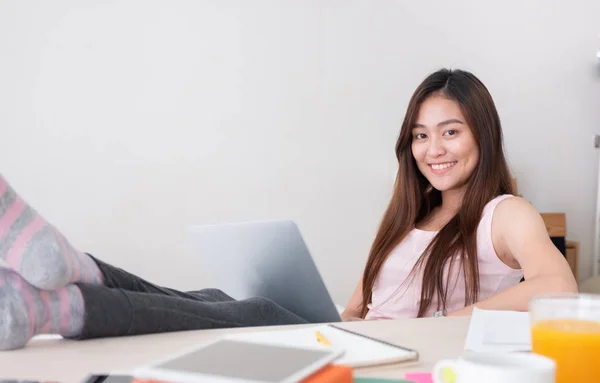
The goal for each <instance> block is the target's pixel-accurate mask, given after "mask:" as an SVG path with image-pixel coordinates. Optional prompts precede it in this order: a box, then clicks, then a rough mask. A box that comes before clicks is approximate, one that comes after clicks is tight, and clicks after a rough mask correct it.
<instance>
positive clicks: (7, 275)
mask: <svg viewBox="0 0 600 383" xmlns="http://www.w3.org/2000/svg"><path fill="white" fill-rule="evenodd" d="M84 315H85V307H84V304H83V297H82V296H81V291H80V290H79V288H78V287H77V286H75V285H68V286H65V287H63V288H60V289H58V290H56V291H46V290H39V289H37V288H36V287H34V286H32V285H30V284H29V283H27V282H26V281H25V280H24V279H23V278H22V277H21V276H20V275H19V274H17V273H16V272H15V271H13V270H10V269H5V268H0V350H14V349H17V348H22V347H23V346H25V345H26V344H27V342H29V340H30V339H31V338H32V337H34V336H35V335H38V334H60V335H63V336H67V337H75V336H77V335H79V334H80V333H81V330H82V329H83V320H84Z"/></svg>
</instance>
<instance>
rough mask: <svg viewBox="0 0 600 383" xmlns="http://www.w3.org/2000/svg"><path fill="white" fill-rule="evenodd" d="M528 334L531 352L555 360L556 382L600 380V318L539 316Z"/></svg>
mask: <svg viewBox="0 0 600 383" xmlns="http://www.w3.org/2000/svg"><path fill="white" fill-rule="evenodd" d="M531 337H532V345H533V352H534V353H536V354H540V355H544V356H547V357H549V358H551V359H553V360H554V362H555V363H556V383H572V382H600V322H595V321H588V320H579V319H547V320H541V321H539V322H535V323H534V324H533V326H532V329H531Z"/></svg>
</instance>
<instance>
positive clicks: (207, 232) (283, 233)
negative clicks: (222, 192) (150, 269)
mask: <svg viewBox="0 0 600 383" xmlns="http://www.w3.org/2000/svg"><path fill="white" fill-rule="evenodd" d="M189 232H190V234H191V239H192V245H193V247H194V251H195V252H197V254H198V256H200V257H201V258H202V261H203V264H204V265H205V267H206V271H207V273H210V274H211V275H212V277H213V278H214V281H215V284H216V285H213V286H210V287H215V288H218V289H220V290H222V291H223V292H225V293H226V294H228V295H230V296H231V297H233V298H235V299H238V300H239V299H246V298H251V297H264V298H269V299H271V300H272V301H274V302H275V303H277V304H278V305H279V306H281V307H283V308H285V309H287V310H289V311H291V312H293V313H294V314H296V315H298V316H300V317H301V318H304V319H305V320H307V321H308V322H311V323H324V322H340V321H341V318H340V315H339V312H338V310H337V309H336V306H335V304H334V303H333V300H332V299H331V296H330V295H329V292H328V291H327V288H326V286H325V284H324V283H323V279H322V278H321V275H320V274H319V271H318V269H317V267H316V265H315V263H314V261H313V259H312V257H311V255H310V252H309V250H308V248H307V247H306V244H305V243H304V240H303V239H302V235H301V234H300V230H299V229H298V226H297V225H296V224H295V223H294V222H293V221H287V220H286V221H263V222H245V223H231V224H222V225H209V226H195V227H191V228H190V229H189Z"/></svg>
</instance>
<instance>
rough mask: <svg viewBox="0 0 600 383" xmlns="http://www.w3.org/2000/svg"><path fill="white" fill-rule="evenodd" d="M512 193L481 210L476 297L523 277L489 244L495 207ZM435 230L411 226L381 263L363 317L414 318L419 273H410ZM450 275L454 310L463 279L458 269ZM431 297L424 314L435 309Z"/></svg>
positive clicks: (450, 306) (462, 293) (450, 304)
mask: <svg viewBox="0 0 600 383" xmlns="http://www.w3.org/2000/svg"><path fill="white" fill-rule="evenodd" d="M510 197H512V195H502V196H499V197H496V198H495V199H493V200H492V201H490V202H488V204H487V205H486V206H485V208H484V209H483V213H482V217H481V221H480V222H479V226H478V228H477V258H478V262H479V297H478V300H484V299H486V298H488V297H490V296H491V295H493V294H496V293H498V292H500V291H502V290H504V289H506V288H508V287H510V286H513V285H516V284H517V283H519V281H520V280H521V278H522V277H523V272H522V270H520V269H513V268H511V267H509V266H507V265H506V264H505V263H504V262H502V261H501V260H500V259H499V258H498V255H497V254H496V251H495V250H494V246H493V244H492V217H493V215H494V210H495V209H496V206H497V205H498V204H499V203H500V202H501V201H503V200H505V199H506V198H510ZM436 233H437V232H435V231H424V230H420V229H416V228H415V229H413V230H412V231H411V232H409V233H408V235H407V236H406V238H404V240H403V241H402V242H400V244H399V245H398V246H396V248H394V249H393V250H392V252H391V253H390V255H389V257H388V258H387V259H386V261H385V262H384V264H383V266H382V267H381V270H380V272H379V275H378V277H377V279H376V280H375V285H374V286H373V297H372V300H371V304H369V305H368V306H367V307H368V309H369V311H368V312H367V315H366V318H365V319H396V318H415V317H416V316H417V313H418V311H419V302H420V297H421V286H422V275H423V274H422V272H420V273H419V272H417V273H415V274H414V275H410V273H411V271H412V269H413V267H414V266H415V264H416V262H417V260H418V259H419V257H420V256H421V254H422V253H423V252H424V251H425V249H426V248H427V245H428V244H429V242H430V241H431V240H432V239H433V238H434V237H435V235H436ZM446 275H449V277H450V279H449V281H451V283H449V285H448V286H449V287H448V289H449V291H448V300H447V302H446V310H447V311H449V312H450V311H453V310H457V309H460V308H463V307H464V306H465V281H464V276H463V274H462V271H461V268H460V267H458V265H457V264H455V266H454V267H452V268H449V267H447V268H446ZM437 303H438V302H437V298H434V301H433V302H432V304H431V306H430V307H429V310H428V311H427V313H426V314H425V316H431V315H433V313H434V312H435V311H437Z"/></svg>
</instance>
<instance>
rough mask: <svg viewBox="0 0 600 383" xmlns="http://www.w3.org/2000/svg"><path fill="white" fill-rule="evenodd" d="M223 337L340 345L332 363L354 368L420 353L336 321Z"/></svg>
mask: <svg viewBox="0 0 600 383" xmlns="http://www.w3.org/2000/svg"><path fill="white" fill-rule="evenodd" d="M317 332H318V333H319V334H321V335H322V336H323V337H324V338H325V339H326V340H327V341H328V342H329V343H330V345H326V344H323V343H321V342H319V341H318V339H317V335H316V334H317ZM226 337H227V338H232V339H238V340H244V341H249V342H258V343H269V344H277V345H285V346H292V347H316V348H320V347H335V348H341V349H343V350H344V354H343V355H342V356H341V357H340V358H338V359H336V360H335V361H334V362H333V363H334V364H338V365H346V366H350V367H353V368H358V367H370V366H376V365H383V364H394V363H402V362H413V361H417V360H418V359H419V354H418V352H417V351H415V350H412V349H410V348H407V347H403V346H400V345H396V344H392V343H389V342H385V341H383V340H380V339H375V338H372V337H369V336H366V335H363V334H359V333H357V332H353V331H350V330H347V329H344V328H341V327H338V326H336V325H320V326H311V327H305V328H300V329H293V330H272V331H256V332H248V333H237V334H231V335H228V336H226Z"/></svg>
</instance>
